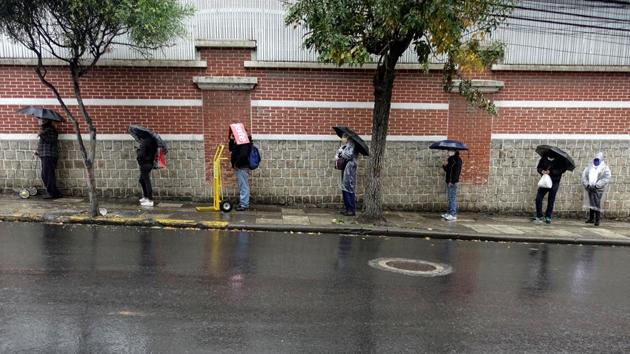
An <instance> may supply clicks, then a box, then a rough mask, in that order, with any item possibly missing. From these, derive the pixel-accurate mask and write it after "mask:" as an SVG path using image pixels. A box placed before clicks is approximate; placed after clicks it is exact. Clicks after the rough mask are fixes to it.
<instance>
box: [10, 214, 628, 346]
mask: <svg viewBox="0 0 630 354" xmlns="http://www.w3.org/2000/svg"><path fill="white" fill-rule="evenodd" d="M379 257H397V258H412V259H421V260H425V261H430V262H439V263H444V264H448V265H450V266H452V267H453V270H454V271H453V273H451V274H449V275H446V276H442V277H433V278H427V277H410V276H406V275H403V274H396V273H391V272H386V271H383V270H379V269H374V268H372V267H369V266H368V262H369V261H370V260H372V259H375V258H379ZM629 269H630V249H628V248H610V247H596V246H568V245H542V244H535V245H534V244H529V245H528V244H508V243H485V242H466V241H438V240H435V241H434V240H419V239H400V238H361V237H349V236H338V237H336V236H330V235H326V236H315V235H298V234H271V233H247V232H240V233H238V232H233V233H228V232H219V231H194V230H162V229H150V228H123V227H90V226H51V225H43V224H12V223H0V352H1V353H5V352H16V351H23V352H29V353H31V352H55V353H56V352H95V353H96V352H98V353H108V352H130V353H143V352H160V353H162V352H166V353H184V352H189V353H208V352H251V353H277V352H426V353H442V352H466V353H471V352H476V353H496V352H529V353H557V352H567V353H576V352H607V353H613V352H618V353H622V352H630V275H628V270H629Z"/></svg>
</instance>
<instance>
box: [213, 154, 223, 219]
mask: <svg viewBox="0 0 630 354" xmlns="http://www.w3.org/2000/svg"><path fill="white" fill-rule="evenodd" d="M223 149H225V145H223V144H219V146H218V147H217V151H216V152H215V153H214V158H213V159H212V178H213V182H214V190H213V192H214V205H213V207H214V210H215V211H219V210H221V197H222V196H221V194H222V191H221V159H222V158H221V156H222V155H223Z"/></svg>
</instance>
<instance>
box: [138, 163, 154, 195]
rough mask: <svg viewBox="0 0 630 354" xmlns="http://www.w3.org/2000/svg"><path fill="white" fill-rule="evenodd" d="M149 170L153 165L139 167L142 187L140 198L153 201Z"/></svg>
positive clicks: (146, 164) (147, 164) (144, 164)
mask: <svg viewBox="0 0 630 354" xmlns="http://www.w3.org/2000/svg"><path fill="white" fill-rule="evenodd" d="M151 170H153V163H152V162H151V163H143V164H141V165H140V186H142V196H143V197H145V198H147V199H150V200H153V188H152V187H151Z"/></svg>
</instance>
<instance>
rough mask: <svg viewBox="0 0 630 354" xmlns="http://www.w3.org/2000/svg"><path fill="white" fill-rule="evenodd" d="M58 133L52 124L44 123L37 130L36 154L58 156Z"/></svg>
mask: <svg viewBox="0 0 630 354" xmlns="http://www.w3.org/2000/svg"><path fill="white" fill-rule="evenodd" d="M58 137H59V134H58V133H57V129H55V127H54V126H53V125H52V124H44V125H43V126H42V127H41V130H40V132H39V143H38V144H37V155H38V156H39V157H58V156H59V152H58V145H59V138H58Z"/></svg>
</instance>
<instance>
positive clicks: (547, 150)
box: [536, 145, 575, 171]
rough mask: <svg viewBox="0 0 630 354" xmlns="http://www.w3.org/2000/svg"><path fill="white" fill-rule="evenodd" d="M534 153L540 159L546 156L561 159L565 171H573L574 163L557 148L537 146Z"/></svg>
mask: <svg viewBox="0 0 630 354" xmlns="http://www.w3.org/2000/svg"><path fill="white" fill-rule="evenodd" d="M536 153H537V154H538V155H540V156H541V157H544V156H548V155H553V156H556V157H558V158H560V159H562V161H563V162H564V166H565V167H566V169H567V170H569V171H573V170H574V169H575V162H573V159H572V158H571V156H569V154H567V153H566V152H565V151H564V150H562V149H560V148H558V147H555V146H550V145H538V147H536Z"/></svg>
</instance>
